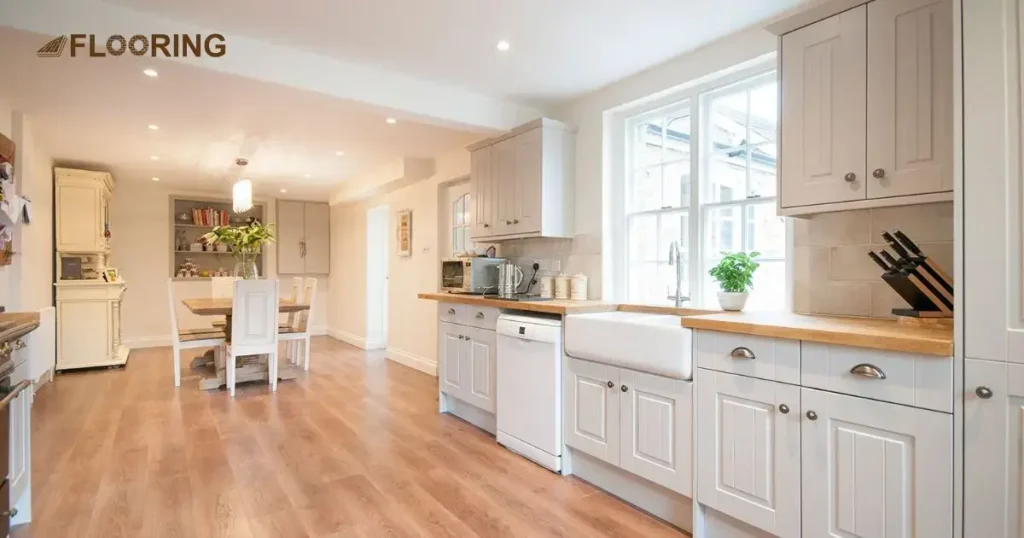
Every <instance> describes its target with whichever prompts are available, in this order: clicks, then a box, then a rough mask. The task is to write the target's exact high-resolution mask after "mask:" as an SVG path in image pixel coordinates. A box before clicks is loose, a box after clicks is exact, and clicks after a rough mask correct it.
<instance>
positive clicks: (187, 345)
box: [167, 279, 225, 387]
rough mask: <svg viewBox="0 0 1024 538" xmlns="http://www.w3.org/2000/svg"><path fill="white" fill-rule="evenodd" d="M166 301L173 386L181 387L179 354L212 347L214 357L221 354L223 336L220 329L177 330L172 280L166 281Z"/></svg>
mask: <svg viewBox="0 0 1024 538" xmlns="http://www.w3.org/2000/svg"><path fill="white" fill-rule="evenodd" d="M167 299H168V303H169V304H170V310H171V347H172V352H173V353H174V386H175V387H180V386H181V352H182V351H183V350H186V349H198V348H204V347H212V348H213V349H214V354H215V359H216V355H217V354H220V353H223V351H224V342H225V334H224V331H223V330H222V329H215V328H210V329H186V330H180V329H178V312H177V304H176V303H177V302H176V301H175V299H174V280H173V279H168V280H167Z"/></svg>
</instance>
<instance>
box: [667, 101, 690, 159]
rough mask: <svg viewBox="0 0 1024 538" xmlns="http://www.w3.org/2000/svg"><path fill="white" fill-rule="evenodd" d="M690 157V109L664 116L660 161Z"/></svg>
mask: <svg viewBox="0 0 1024 538" xmlns="http://www.w3.org/2000/svg"><path fill="white" fill-rule="evenodd" d="M689 158H690V111H689V110H686V111H683V112H681V113H677V114H675V115H674V116H668V117H666V118H665V151H664V153H663V155H662V162H671V161H678V160H681V159H689Z"/></svg>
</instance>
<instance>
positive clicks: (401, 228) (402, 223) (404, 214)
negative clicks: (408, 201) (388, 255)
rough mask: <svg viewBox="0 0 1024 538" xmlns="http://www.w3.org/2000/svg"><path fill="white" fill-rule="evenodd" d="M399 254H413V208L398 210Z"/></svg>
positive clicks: (405, 255) (407, 255)
mask: <svg viewBox="0 0 1024 538" xmlns="http://www.w3.org/2000/svg"><path fill="white" fill-rule="evenodd" d="M398 255H399V256H402V257H409V256H412V210H411V209H404V210H402V211H399V212H398Z"/></svg>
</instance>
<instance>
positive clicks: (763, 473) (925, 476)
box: [696, 368, 1016, 538]
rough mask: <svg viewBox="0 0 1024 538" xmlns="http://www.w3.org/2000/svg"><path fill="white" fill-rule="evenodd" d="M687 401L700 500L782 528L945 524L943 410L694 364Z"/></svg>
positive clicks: (946, 528) (765, 526)
mask: <svg viewBox="0 0 1024 538" xmlns="http://www.w3.org/2000/svg"><path fill="white" fill-rule="evenodd" d="M697 409H698V411H697V412H698V414H699V416H700V417H701V420H700V421H699V422H698V437H697V458H698V461H699V462H700V465H699V470H698V476H697V497H696V499H697V501H698V502H700V503H702V504H704V505H705V506H708V507H710V508H713V509H715V510H717V511H719V512H722V513H724V514H726V515H729V516H731V517H734V518H736V519H738V520H740V521H743V522H746V523H748V524H750V525H753V526H755V527H757V528H759V529H762V530H764V531H767V532H769V533H772V534H774V535H776V536H780V537H783V538H798V537H800V536H815V537H817V536H847V537H862V538H876V537H877V538H881V537H902V538H912V537H929V538H931V537H951V536H952V535H953V519H952V510H951V507H952V503H953V484H952V478H953V471H952V469H953V417H952V415H949V414H945V413H940V412H937V411H929V410H924V409H918V408H914V407H908V406H903V405H898V404H892V403H885V402H879V401H874V400H868V399H865V398H858V397H854V396H846V395H841V394H835V393H830V392H825V391H821V390H816V389H808V388H800V387H797V386H794V385H788V384H785V383H778V382H774V381H766V380H761V379H753V378H747V377H743V376H737V375H733V374H726V373H723V372H715V371H711V370H705V369H702V368H699V369H698V370H697ZM965 536H989V535H985V534H977V535H975V534H971V533H967V534H965ZM1015 536H1016V535H1015Z"/></svg>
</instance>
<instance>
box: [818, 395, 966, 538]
mask: <svg viewBox="0 0 1024 538" xmlns="http://www.w3.org/2000/svg"><path fill="white" fill-rule="evenodd" d="M801 398H802V400H803V408H804V418H803V425H802V428H801V436H802V452H803V465H802V467H801V471H802V474H803V487H802V489H801V491H802V495H803V532H804V535H805V536H842V537H858V538H914V537H928V538H931V537H947V538H948V537H951V536H953V512H952V505H953V416H952V415H947V414H945V413H939V412H937V411H927V410H924V409H917V408H914V407H907V406H902V405H897V404H891V403H885V402H879V401H875V400H868V399H866V398H856V397H853V396H844V395H841V394H835V393H831V392H824V391H820V390H815V389H806V388H805V389H801ZM965 536H977V535H972V534H967V535H965Z"/></svg>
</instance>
